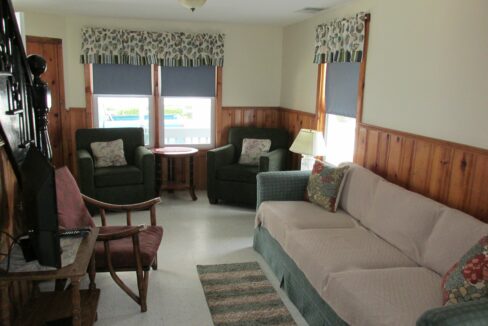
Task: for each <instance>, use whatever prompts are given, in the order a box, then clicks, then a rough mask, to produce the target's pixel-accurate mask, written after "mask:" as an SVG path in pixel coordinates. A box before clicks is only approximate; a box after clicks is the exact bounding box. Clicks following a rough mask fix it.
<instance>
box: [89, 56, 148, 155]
mask: <svg viewBox="0 0 488 326" xmlns="http://www.w3.org/2000/svg"><path fill="white" fill-rule="evenodd" d="M93 93H94V95H93V102H94V103H93V104H94V125H95V127H98V128H123V127H142V128H144V143H145V144H146V145H148V146H151V145H153V136H152V135H153V125H154V123H153V121H154V118H153V114H152V111H153V110H152V101H151V99H152V85H151V66H133V65H107V64H103V65H95V64H94V65H93Z"/></svg>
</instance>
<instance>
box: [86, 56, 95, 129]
mask: <svg viewBox="0 0 488 326" xmlns="http://www.w3.org/2000/svg"><path fill="white" fill-rule="evenodd" d="M92 68H93V65H91V64H85V102H86V104H85V105H86V115H85V119H86V122H85V124H86V127H87V128H93V70H92Z"/></svg>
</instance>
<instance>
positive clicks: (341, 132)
mask: <svg viewBox="0 0 488 326" xmlns="http://www.w3.org/2000/svg"><path fill="white" fill-rule="evenodd" d="M355 136H356V119H355V118H349V117H344V116H340V115H336V114H327V115H326V127H325V146H326V154H325V160H326V161H327V162H329V163H332V164H334V165H338V164H339V163H342V162H352V160H353V156H354V142H355Z"/></svg>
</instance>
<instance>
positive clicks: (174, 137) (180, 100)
mask: <svg viewBox="0 0 488 326" xmlns="http://www.w3.org/2000/svg"><path fill="white" fill-rule="evenodd" d="M161 96H162V97H161V113H160V114H161V115H160V116H161V118H162V119H160V120H161V122H162V128H160V135H159V139H160V144H161V145H191V146H194V147H199V148H209V147H212V146H213V145H214V143H215V141H214V138H215V137H214V129H215V128H214V121H215V119H214V111H215V110H214V108H215V67H162V68H161Z"/></svg>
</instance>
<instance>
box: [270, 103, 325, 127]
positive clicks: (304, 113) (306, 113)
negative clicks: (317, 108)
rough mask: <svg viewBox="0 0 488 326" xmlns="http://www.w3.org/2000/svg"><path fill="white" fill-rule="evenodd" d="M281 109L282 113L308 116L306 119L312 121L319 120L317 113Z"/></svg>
mask: <svg viewBox="0 0 488 326" xmlns="http://www.w3.org/2000/svg"><path fill="white" fill-rule="evenodd" d="M279 109H280V110H281V111H282V112H284V113H285V114H290V113H295V114H299V115H301V116H306V117H308V118H311V119H317V114H315V113H311V112H306V111H301V110H298V109H289V108H283V107H280V108H279ZM312 129H313V128H312Z"/></svg>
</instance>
